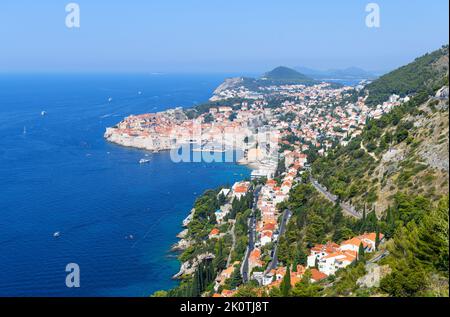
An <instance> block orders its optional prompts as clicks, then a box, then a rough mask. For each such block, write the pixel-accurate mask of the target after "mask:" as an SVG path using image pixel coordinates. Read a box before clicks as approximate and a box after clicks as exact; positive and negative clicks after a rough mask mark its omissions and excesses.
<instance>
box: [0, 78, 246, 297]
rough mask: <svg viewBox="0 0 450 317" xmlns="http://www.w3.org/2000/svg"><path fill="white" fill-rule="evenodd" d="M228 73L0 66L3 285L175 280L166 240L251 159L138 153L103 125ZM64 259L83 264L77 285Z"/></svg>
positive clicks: (19, 291)
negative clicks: (109, 136) (18, 71)
mask: <svg viewBox="0 0 450 317" xmlns="http://www.w3.org/2000/svg"><path fill="white" fill-rule="evenodd" d="M224 77H225V75H224V76H221V75H192V76H191V75H189V76H188V75H181V76H175V75H114V76H112V75H109V76H107V75H71V76H69V75H0V212H1V215H0V296H147V295H149V294H151V293H152V292H153V291H155V290H158V289H167V288H170V287H173V286H174V285H175V283H176V282H174V281H172V280H171V279H170V277H171V276H172V275H173V274H175V273H176V272H177V271H178V268H179V263H178V261H177V260H176V258H174V256H173V254H171V253H169V252H168V250H169V248H170V246H171V244H173V243H174V242H176V237H175V235H176V234H177V233H178V232H179V231H180V230H181V226H180V224H181V221H182V220H183V219H184V217H185V216H186V215H187V213H188V212H189V210H190V208H191V206H192V204H193V202H194V200H195V197H196V196H197V195H199V194H201V193H202V192H203V191H204V190H206V189H208V188H212V187H216V186H218V185H222V184H226V183H232V182H234V181H235V180H238V179H241V178H243V177H247V176H248V175H249V171H248V170H247V169H246V168H245V167H241V166H237V165H235V164H225V163H223V164H221V163H215V164H204V163H190V164H189V163H182V164H175V163H172V162H171V161H170V158H169V154H168V153H160V154H152V153H150V154H149V156H150V158H151V163H149V164H144V165H140V164H138V161H139V159H141V158H142V157H144V154H145V152H143V151H139V150H133V149H127V148H123V147H120V146H116V145H113V144H109V143H107V142H105V141H104V139H103V133H104V130H105V127H107V126H111V125H114V124H115V123H117V122H118V121H120V120H121V118H122V117H124V116H127V115H129V114H133V113H135V114H137V113H143V112H154V111H157V110H162V109H166V108H171V107H174V106H190V105H192V104H195V103H198V102H201V101H205V100H207V99H208V98H209V97H210V95H211V92H212V90H213V89H214V88H215V87H216V86H217V85H218V84H220V82H221V81H222V80H223V79H224ZM138 91H142V94H141V95H138ZM109 97H111V98H112V101H111V102H108V98H109ZM41 111H46V112H47V115H46V116H41ZM56 231H60V232H61V236H60V237H59V238H54V237H53V233H54V232H56ZM129 235H133V236H134V239H126V237H127V236H129ZM71 262H75V263H77V264H79V266H80V269H81V287H80V288H78V289H69V288H66V286H65V276H66V272H65V267H66V264H68V263H71Z"/></svg>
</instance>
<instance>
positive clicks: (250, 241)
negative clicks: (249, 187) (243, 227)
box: [241, 185, 261, 283]
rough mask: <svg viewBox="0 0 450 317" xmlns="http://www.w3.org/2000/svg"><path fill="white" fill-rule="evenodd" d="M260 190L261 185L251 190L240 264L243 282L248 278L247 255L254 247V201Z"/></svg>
mask: <svg viewBox="0 0 450 317" xmlns="http://www.w3.org/2000/svg"><path fill="white" fill-rule="evenodd" d="M260 190H261V185H258V186H256V188H255V191H254V192H253V206H252V213H251V215H250V218H248V229H249V232H248V246H247V250H246V252H245V256H244V260H243V261H242V266H241V275H242V280H243V282H244V283H247V281H248V280H249V276H248V275H249V274H248V273H249V272H248V257H249V256H250V252H252V251H253V249H254V248H255V240H256V203H257V202H258V195H259V192H260Z"/></svg>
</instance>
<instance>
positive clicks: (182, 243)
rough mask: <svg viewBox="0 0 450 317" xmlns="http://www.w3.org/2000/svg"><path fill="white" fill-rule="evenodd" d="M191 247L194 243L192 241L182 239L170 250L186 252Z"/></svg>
mask: <svg viewBox="0 0 450 317" xmlns="http://www.w3.org/2000/svg"><path fill="white" fill-rule="evenodd" d="M191 245H192V241H191V240H188V239H181V240H180V241H178V242H177V243H175V244H174V245H173V246H172V248H171V249H170V250H171V251H173V252H175V251H184V250H186V249H187V248H189V247H190V246H191Z"/></svg>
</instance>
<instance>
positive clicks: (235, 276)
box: [229, 265, 242, 289]
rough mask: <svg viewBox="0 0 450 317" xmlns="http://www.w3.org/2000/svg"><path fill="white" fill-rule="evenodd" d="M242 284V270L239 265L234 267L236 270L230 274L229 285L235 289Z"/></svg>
mask: <svg viewBox="0 0 450 317" xmlns="http://www.w3.org/2000/svg"><path fill="white" fill-rule="evenodd" d="M241 284H242V275H241V270H240V269H239V266H238V265H237V266H236V267H235V268H234V271H233V273H232V274H231V276H230V281H229V286H230V288H231V289H235V288H236V287H238V286H239V285H241Z"/></svg>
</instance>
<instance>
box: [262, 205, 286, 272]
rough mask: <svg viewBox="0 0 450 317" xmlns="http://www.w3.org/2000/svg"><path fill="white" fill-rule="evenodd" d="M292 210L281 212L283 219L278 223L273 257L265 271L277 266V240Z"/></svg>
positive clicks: (282, 232) (284, 229) (283, 230)
mask: <svg viewBox="0 0 450 317" xmlns="http://www.w3.org/2000/svg"><path fill="white" fill-rule="evenodd" d="M291 215H292V212H291V211H290V210H289V209H286V210H285V211H284V213H283V219H282V220H281V224H280V233H279V235H278V239H277V242H276V243H275V247H274V249H273V258H272V261H271V262H270V263H269V265H268V266H267V269H266V273H268V272H270V270H272V269H275V268H276V267H277V266H278V242H279V241H280V237H281V236H282V235H283V234H284V232H285V231H286V224H287V222H288V220H289V218H290V217H291Z"/></svg>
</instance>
